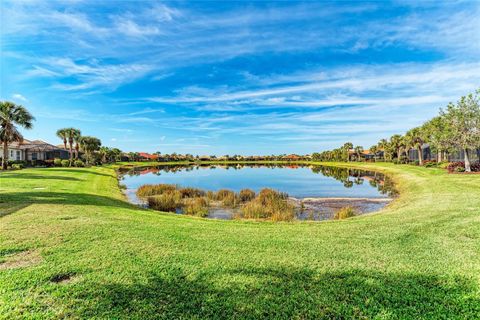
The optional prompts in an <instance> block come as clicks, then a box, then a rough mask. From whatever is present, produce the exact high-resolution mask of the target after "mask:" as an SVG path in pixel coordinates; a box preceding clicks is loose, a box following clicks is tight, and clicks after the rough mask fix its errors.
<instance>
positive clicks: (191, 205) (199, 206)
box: [183, 197, 209, 217]
mask: <svg viewBox="0 0 480 320" xmlns="http://www.w3.org/2000/svg"><path fill="white" fill-rule="evenodd" d="M208 205H209V203H208V199H207V198H205V197H196V198H189V199H185V201H184V204H183V213H184V214H188V215H192V216H198V217H206V216H208Z"/></svg>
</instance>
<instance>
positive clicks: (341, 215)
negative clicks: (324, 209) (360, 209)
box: [333, 206, 357, 220]
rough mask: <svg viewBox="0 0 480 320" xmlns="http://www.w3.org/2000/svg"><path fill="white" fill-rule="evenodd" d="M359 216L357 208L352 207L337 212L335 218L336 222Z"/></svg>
mask: <svg viewBox="0 0 480 320" xmlns="http://www.w3.org/2000/svg"><path fill="white" fill-rule="evenodd" d="M356 215H357V212H356V210H355V208H353V207H351V206H347V207H343V208H341V209H339V210H337V211H335V215H334V216H333V219H334V220H342V219H347V218H351V217H354V216H356Z"/></svg>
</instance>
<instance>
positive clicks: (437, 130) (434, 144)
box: [422, 115, 454, 162]
mask: <svg viewBox="0 0 480 320" xmlns="http://www.w3.org/2000/svg"><path fill="white" fill-rule="evenodd" d="M422 128H423V130H424V132H425V135H426V136H427V139H428V141H429V143H430V147H431V149H432V150H433V151H434V152H435V153H436V154H437V161H438V162H441V161H443V160H444V159H445V158H446V154H447V152H449V151H453V149H454V141H453V140H452V133H451V131H452V129H451V128H450V124H449V123H448V121H447V119H446V117H445V116H442V115H440V116H437V117H435V118H433V119H431V120H430V121H427V122H426V123H425V124H424V125H423V126H422Z"/></svg>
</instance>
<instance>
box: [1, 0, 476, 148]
mask: <svg viewBox="0 0 480 320" xmlns="http://www.w3.org/2000/svg"><path fill="white" fill-rule="evenodd" d="M0 5H1V22H0V23H1V89H0V90H1V91H0V99H2V100H12V101H15V102H17V103H21V104H23V105H25V106H27V107H28V108H29V109H30V110H31V112H32V113H33V114H34V115H35V116H36V118H37V121H36V122H35V127H34V129H33V130H30V131H28V132H24V134H25V137H26V138H41V139H44V140H48V141H51V142H57V143H60V141H59V140H58V139H57V138H56V137H55V131H56V129H57V128H61V127H66V126H74V127H78V128H80V129H81V130H82V132H83V134H85V135H94V136H97V137H99V138H101V139H102V142H103V144H104V145H108V146H112V147H119V148H121V149H122V150H126V151H147V152H153V151H160V152H162V153H171V152H177V153H193V154H217V155H223V154H281V153H301V154H305V153H311V152H315V151H321V150H325V149H329V148H333V147H336V146H339V145H341V144H343V142H345V141H351V142H353V143H354V144H360V145H363V146H365V147H369V146H370V145H371V144H373V143H376V142H377V141H378V140H379V139H380V138H383V137H389V136H390V135H392V134H394V133H404V132H405V131H406V130H407V129H409V128H411V127H413V126H416V125H419V124H421V123H422V122H423V121H424V120H426V119H429V118H430V117H432V116H434V115H435V114H436V113H437V112H438V109H439V108H440V107H443V106H445V105H446V104H447V103H448V102H449V101H455V100H456V99H457V98H458V97H459V96H461V95H464V94H467V93H469V92H471V91H473V90H474V89H475V88H478V87H480V60H479V57H480V1H466V2H464V1H448V2H442V1H438V2H436V1H432V2H416V1H406V2H388V3H387V2H359V1H356V2H338V3H335V2H251V3H247V2H231V1H229V2H212V1H209V2H201V1H196V2H187V1H181V2H158V1H138V2H129V1H103V2H100V1H81V0H75V1H73V0H72V1H65V2H57V1H18V0H16V1H5V0H4V1H1V2H0Z"/></svg>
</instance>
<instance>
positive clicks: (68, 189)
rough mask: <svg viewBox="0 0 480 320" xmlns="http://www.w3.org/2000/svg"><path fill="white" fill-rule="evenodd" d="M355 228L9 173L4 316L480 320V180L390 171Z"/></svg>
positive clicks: (68, 177)
mask: <svg viewBox="0 0 480 320" xmlns="http://www.w3.org/2000/svg"><path fill="white" fill-rule="evenodd" d="M361 166H363V167H369V168H378V169H379V170H385V171H387V172H390V173H391V174H392V175H393V176H394V177H395V179H396V180H397V182H398V188H399V189H400V192H401V197H400V198H399V199H398V200H397V201H395V202H394V203H393V204H391V205H390V206H389V207H388V208H387V209H385V210H383V211H382V212H379V213H376V214H371V215H367V216H362V217H356V218H352V219H349V220H345V221H335V222H333V221H332V222H322V223H316V222H305V223H300V222H298V223H268V222H241V221H214V220H206V219H201V218H192V217H182V216H176V215H173V214H161V213H158V212H153V211H149V210H141V209H138V208H136V207H134V206H131V205H129V204H128V203H126V202H125V201H124V200H123V197H122V194H121V192H120V191H119V189H118V186H117V181H116V179H115V174H114V171H113V170H112V169H109V168H91V169H69V168H52V169H28V170H22V171H15V172H5V173H0V212H1V213H0V215H1V216H0V317H1V318H5V319H14V318H37V319H44V318H90V317H93V318H103V319H105V318H110V319H112V318H114V319H118V318H125V319H135V318H137V319H147V318H168V319H173V318H263V317H271V318H288V319H289V318H313V319H318V318H322V317H324V318H337V319H339V318H347V319H348V318H369V319H370V318H377V319H398V318H402V319H413V318H417V319H418V318H425V319H427V318H428V319H436V318H443V319H454V318H458V319H474V318H480V175H449V174H447V173H445V172H444V171H442V170H440V169H424V168H417V167H411V166H394V165H390V164H377V165H376V164H370V165H361Z"/></svg>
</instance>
